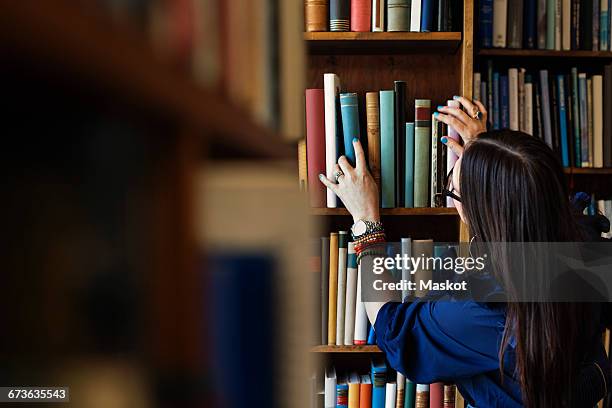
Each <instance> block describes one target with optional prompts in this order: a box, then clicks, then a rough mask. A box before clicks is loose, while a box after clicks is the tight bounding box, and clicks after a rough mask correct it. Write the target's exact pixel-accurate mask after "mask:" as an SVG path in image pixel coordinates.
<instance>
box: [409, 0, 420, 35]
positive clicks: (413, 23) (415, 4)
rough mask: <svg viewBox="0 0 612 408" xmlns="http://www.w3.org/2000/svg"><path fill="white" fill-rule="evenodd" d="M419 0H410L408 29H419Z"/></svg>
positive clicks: (416, 30)
mask: <svg viewBox="0 0 612 408" xmlns="http://www.w3.org/2000/svg"><path fill="white" fill-rule="evenodd" d="M421 1H422V0H412V4H411V5H410V31H414V32H417V33H418V32H419V31H421Z"/></svg>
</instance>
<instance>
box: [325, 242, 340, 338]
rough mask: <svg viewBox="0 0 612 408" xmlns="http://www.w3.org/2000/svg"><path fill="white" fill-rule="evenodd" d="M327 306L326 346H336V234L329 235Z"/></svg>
mask: <svg viewBox="0 0 612 408" xmlns="http://www.w3.org/2000/svg"><path fill="white" fill-rule="evenodd" d="M328 286H329V304H328V308H327V310H328V315H327V344H328V345H330V346H335V345H336V315H337V306H338V233H337V232H332V233H331V234H330V235H329V285H328Z"/></svg>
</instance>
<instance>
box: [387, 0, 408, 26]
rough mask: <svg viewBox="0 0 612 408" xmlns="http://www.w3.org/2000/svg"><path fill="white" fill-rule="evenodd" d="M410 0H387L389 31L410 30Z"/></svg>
mask: <svg viewBox="0 0 612 408" xmlns="http://www.w3.org/2000/svg"><path fill="white" fill-rule="evenodd" d="M410 8H411V1H410V0H387V31H410Z"/></svg>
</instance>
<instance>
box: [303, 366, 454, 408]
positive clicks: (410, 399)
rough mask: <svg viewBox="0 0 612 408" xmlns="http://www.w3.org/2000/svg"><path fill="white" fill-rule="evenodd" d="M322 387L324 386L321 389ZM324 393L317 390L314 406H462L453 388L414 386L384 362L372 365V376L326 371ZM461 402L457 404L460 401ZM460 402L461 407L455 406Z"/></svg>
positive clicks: (331, 368)
mask: <svg viewBox="0 0 612 408" xmlns="http://www.w3.org/2000/svg"><path fill="white" fill-rule="evenodd" d="M319 387H321V385H319ZM323 387H324V388H323V390H320V389H315V390H314V391H315V393H314V397H315V401H316V403H315V404H313V405H314V406H323V407H325V408H339V407H346V408H455V407H456V406H457V405H458V406H463V404H462V402H461V401H462V399H461V396H460V395H459V393H458V392H457V387H456V386H455V385H453V384H446V383H442V382H438V383H433V384H415V383H414V382H412V381H410V380H409V379H407V378H405V377H404V376H403V375H402V374H400V373H397V372H395V371H394V370H392V369H389V368H388V367H387V365H386V364H385V361H384V359H382V358H376V359H373V360H372V361H371V370H370V373H369V374H363V375H359V374H357V372H355V371H353V372H351V373H350V374H349V375H348V376H345V375H342V374H337V373H336V370H335V368H334V367H330V368H328V369H326V370H325V382H324V385H323ZM457 400H458V401H457ZM456 402H458V404H456Z"/></svg>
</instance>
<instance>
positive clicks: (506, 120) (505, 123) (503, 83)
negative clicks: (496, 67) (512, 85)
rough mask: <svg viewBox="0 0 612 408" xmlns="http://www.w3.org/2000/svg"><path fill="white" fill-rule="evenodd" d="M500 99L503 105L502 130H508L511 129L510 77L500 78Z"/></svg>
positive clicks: (501, 106) (501, 108)
mask: <svg viewBox="0 0 612 408" xmlns="http://www.w3.org/2000/svg"><path fill="white" fill-rule="evenodd" d="M499 93H500V95H499V99H500V102H501V105H500V107H499V111H500V112H499V113H500V128H501V129H508V128H509V127H510V101H509V99H508V75H500V76H499Z"/></svg>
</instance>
